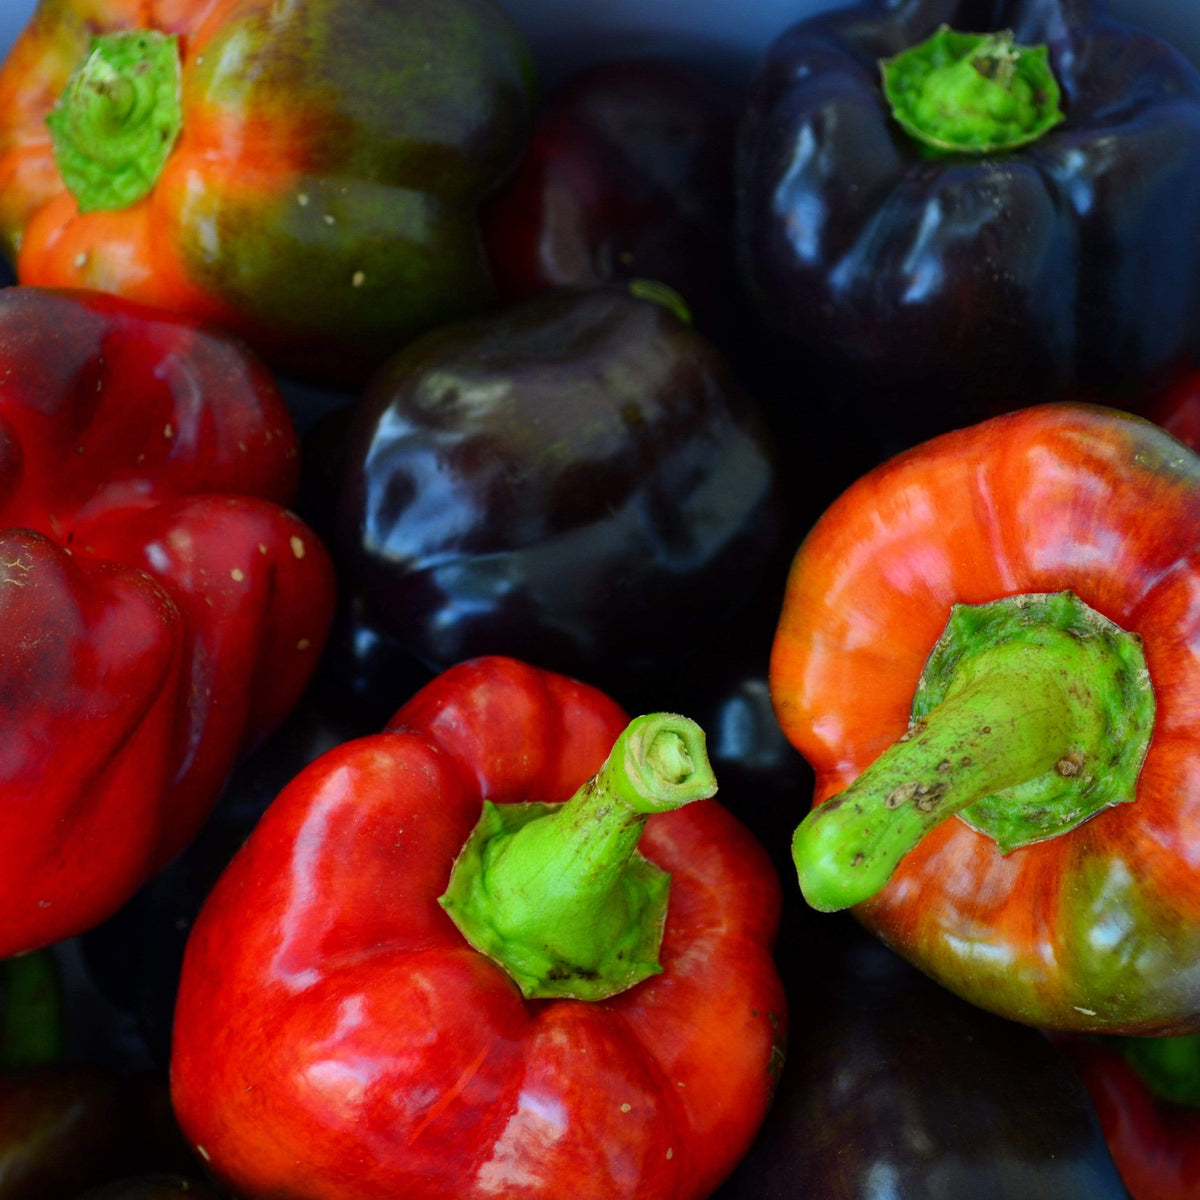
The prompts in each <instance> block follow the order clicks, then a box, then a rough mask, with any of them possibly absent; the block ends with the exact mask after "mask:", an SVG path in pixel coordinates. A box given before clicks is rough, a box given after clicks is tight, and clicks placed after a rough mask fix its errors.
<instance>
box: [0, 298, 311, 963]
mask: <svg viewBox="0 0 1200 1200" xmlns="http://www.w3.org/2000/svg"><path fill="white" fill-rule="evenodd" d="M296 449H297V447H296V438H295V434H294V432H293V430H292V427H291V424H290V421H289V418H288V413H287V409H286V407H285V405H284V403H283V400H282V398H281V396H280V394H279V391H278V389H277V388H276V387H275V385H274V383H273V381H272V380H271V377H270V376H269V374H268V373H267V372H266V369H265V368H264V367H263V366H262V365H261V363H259V362H258V361H257V360H255V359H254V358H253V357H252V356H250V355H249V354H248V353H247V351H246V350H245V349H244V348H243V347H242V346H240V345H238V344H236V343H233V342H231V341H230V340H229V339H227V338H226V337H224V336H222V335H217V334H214V333H211V332H209V331H207V330H205V329H204V328H202V327H200V326H197V325H196V324H195V323H194V322H192V321H190V320H187V319H184V318H178V317H173V316H169V315H166V314H162V313H158V312H155V311H152V310H149V309H145V308H143V307H141V306H139V305H136V304H133V303H132V302H130V301H126V300H122V299H119V298H116V297H110V296H104V295H101V294H99V293H69V292H65V293H57V292H50V291H43V290H40V289H36V288H23V287H17V288H10V289H6V290H4V291H2V292H0V709H2V711H3V723H4V728H5V731H6V732H5V737H4V745H3V750H2V751H0V811H2V812H3V818H4V829H5V836H4V844H3V850H0V956H6V955H12V954H16V953H19V952H21V951H24V950H28V949H30V948H32V947H35V946H38V945H43V944H46V943H49V942H52V941H57V940H60V939H62V938H65V937H68V936H71V935H72V934H75V933H78V932H80V931H81V930H83V929H85V928H88V927H89V926H91V925H94V924H96V923H97V922H98V921H100V920H102V919H103V918H104V917H106V916H108V915H109V914H110V913H112V912H113V911H115V910H116V908H117V907H118V906H119V905H120V904H121V903H123V902H124V901H125V900H126V899H128V897H129V896H130V895H132V894H133V892H134V890H135V889H136V888H137V887H138V886H139V885H140V884H141V883H142V881H143V880H144V879H146V878H147V877H148V876H149V875H150V874H151V873H153V872H154V871H156V870H157V869H159V868H161V867H162V866H164V865H165V864H166V863H167V861H169V860H170V859H171V858H172V857H174V856H175V855H176V854H177V853H178V852H179V851H180V850H181V849H182V848H183V847H184V845H185V844H186V843H187V842H188V841H189V840H190V839H191V837H192V836H193V835H194V834H195V833H196V831H197V830H198V829H199V827H200V825H201V824H202V823H203V821H204V819H205V817H206V816H207V814H208V812H209V810H210V809H211V808H212V806H213V804H214V803H215V802H216V799H217V795H218V793H219V792H220V789H221V787H222V785H223V784H224V782H225V779H226V777H227V775H228V774H229V772H230V770H231V768H232V767H233V764H234V762H235V760H236V758H237V756H238V755H239V753H240V752H241V751H243V750H245V749H248V748H249V747H250V746H251V745H253V744H254V743H255V742H256V741H257V740H258V739H259V738H261V737H262V736H264V735H265V733H266V732H267V731H268V730H269V729H271V728H273V727H274V726H275V725H276V724H278V723H279V721H281V720H282V719H283V717H284V716H285V715H286V713H287V712H288V711H289V710H290V708H291V707H292V706H293V705H294V704H295V703H296V701H297V700H298V699H299V697H300V695H301V694H302V693H303V691H304V688H305V686H306V684H307V682H308V680H309V678H310V676H311V674H312V671H313V668H314V666H315V664H316V661H317V657H318V656H319V654H320V652H321V646H322V642H323V639H324V637H325V635H326V631H327V628H328V626H329V623H330V620H331V616H332V609H333V602H334V594H333V575H332V569H331V566H330V562H329V559H328V556H327V554H326V553H325V551H324V550H323V548H322V547H321V544H320V542H319V541H318V540H317V539H316V538H315V537H314V536H313V535H312V533H311V532H310V530H309V529H308V528H307V526H305V525H304V524H303V523H302V522H300V521H299V519H298V518H296V517H294V516H293V515H292V514H290V513H289V512H288V511H286V509H285V508H284V507H283V504H284V503H286V502H287V501H288V500H289V499H290V496H291V493H292V491H293V490H294V488H295V485H296V476H297V462H296Z"/></svg>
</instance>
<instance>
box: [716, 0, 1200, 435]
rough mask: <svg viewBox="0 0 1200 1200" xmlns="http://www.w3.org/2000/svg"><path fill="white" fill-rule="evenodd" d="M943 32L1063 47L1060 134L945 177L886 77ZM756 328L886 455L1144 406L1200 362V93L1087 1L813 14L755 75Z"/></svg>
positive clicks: (1159, 50) (1163, 54) (1154, 49)
mask: <svg viewBox="0 0 1200 1200" xmlns="http://www.w3.org/2000/svg"><path fill="white" fill-rule="evenodd" d="M942 23H948V24H949V25H950V26H952V27H953V28H954V29H956V30H960V31H979V32H983V31H989V30H1002V29H1012V30H1014V31H1015V34H1016V40H1017V42H1018V43H1022V44H1026V45H1039V44H1040V45H1048V47H1049V57H1050V65H1051V68H1052V70H1053V72H1054V73H1055V75H1056V77H1057V80H1058V84H1059V86H1060V88H1061V92H1062V105H1061V107H1062V111H1063V112H1064V114H1065V119H1064V120H1062V121H1061V122H1060V123H1059V124H1057V125H1055V126H1054V127H1053V128H1051V129H1050V130H1049V131H1048V132H1046V133H1044V134H1043V135H1042V136H1041V137H1039V138H1038V139H1037V140H1035V141H1033V142H1031V143H1029V144H1026V145H1021V146H1018V147H1015V148H1012V149H1008V150H1001V151H996V152H994V153H991V154H984V155H982V156H970V155H966V154H951V155H949V156H943V157H938V156H936V155H934V154H931V153H930V152H929V151H928V150H927V148H926V147H924V146H922V145H921V144H920V143H918V142H917V141H915V140H914V139H913V138H912V137H910V136H909V135H908V133H907V132H906V131H905V130H904V129H902V128H901V126H900V125H899V124H898V123H897V122H896V120H895V119H894V118H893V116H892V114H891V111H890V109H889V106H888V104H887V102H886V100H885V97H884V93H883V88H882V86H881V78H880V68H879V65H878V61H877V60H879V59H882V58H888V57H891V56H894V55H896V54H898V53H899V52H901V51H903V50H905V49H907V48H909V47H912V46H913V45H915V44H917V43H920V42H922V41H923V40H924V39H926V38H927V37H929V36H930V35H931V34H933V33H934V31H935V30H936V29H937V27H938V26H939V25H941V24H942ZM738 188H739V214H738V244H739V255H740V257H741V261H742V266H743V272H744V277H745V279H746V283H747V287H748V289H749V291H750V292H751V295H752V296H753V297H754V299H755V302H756V304H757V308H758V311H759V313H760V315H761V316H762V317H763V319H764V321H766V322H767V323H768V324H769V325H770V326H771V327H772V329H773V330H774V332H775V333H776V335H777V336H778V338H779V339H780V340H781V342H783V343H784V344H786V345H787V347H788V348H789V351H790V353H791V355H792V357H793V361H794V362H795V363H796V364H797V366H798V368H799V369H803V370H804V371H805V372H806V373H808V374H811V375H816V376H818V377H821V376H826V377H828V381H829V382H830V386H832V387H834V388H835V389H838V390H839V391H840V393H841V394H842V395H843V397H844V399H843V403H845V404H846V405H847V406H848V407H849V408H850V410H851V411H852V412H853V413H854V414H856V418H861V419H855V420H853V428H854V429H855V430H856V431H857V432H858V435H859V436H862V434H863V432H864V431H865V432H866V433H867V434H868V435H873V436H875V437H876V439H877V440H879V441H881V442H883V443H885V444H886V445H889V446H892V447H895V446H897V445H912V444H914V443H915V442H917V441H919V440H921V439H922V438H924V437H928V436H930V435H931V434H934V433H937V432H940V431H942V430H945V429H948V428H953V427H957V426H961V425H965V424H969V423H971V422H972V421H976V420H979V419H981V418H983V417H986V416H989V415H991V414H993V413H995V412H996V411H998V410H1000V409H1011V408H1015V407H1020V406H1022V405H1026V404H1030V403H1035V402H1040V401H1048V400H1056V399H1069V398H1086V399H1092V400H1100V401H1101V402H1104V403H1113V404H1115V405H1116V406H1117V407H1121V408H1129V407H1131V406H1132V405H1133V404H1134V403H1135V401H1136V397H1137V396H1138V394H1139V392H1140V391H1141V390H1142V389H1143V387H1144V386H1145V385H1146V384H1147V382H1149V383H1156V382H1157V383H1161V382H1162V381H1163V379H1164V378H1165V377H1166V376H1167V375H1168V374H1169V373H1170V372H1171V371H1172V370H1173V369H1174V368H1175V367H1177V366H1178V365H1179V363H1180V362H1181V361H1182V360H1184V359H1185V358H1186V357H1187V355H1188V354H1189V353H1195V351H1196V348H1197V344H1198V342H1200V283H1198V282H1197V281H1200V232H1198V231H1200V74H1198V73H1197V71H1196V69H1195V67H1193V66H1192V65H1191V64H1190V63H1188V62H1187V60H1186V59H1184V57H1183V56H1182V55H1180V54H1179V53H1177V52H1176V51H1175V50H1173V49H1172V48H1170V47H1168V46H1167V45H1165V44H1164V43H1162V42H1160V41H1158V40H1156V39H1155V38H1153V37H1151V36H1149V35H1147V34H1144V33H1142V32H1140V31H1137V30H1134V29H1132V28H1130V27H1127V26H1124V25H1122V24H1120V23H1118V22H1116V21H1114V20H1112V19H1110V18H1109V17H1108V16H1106V15H1105V14H1104V12H1103V9H1102V8H1101V7H1100V6H1099V5H1096V6H1094V5H1092V4H1091V3H1088V2H1087V0H1033V2H1032V3H1028V2H1025V3H1016V2H1010V0H995V2H992V3H985V4H978V3H970V2H968V0H900V2H897V3H878V4H870V3H867V4H858V5H854V6H852V7H848V8H842V9H837V10H835V11H832V12H828V13H822V14H820V15H817V16H814V17H813V18H811V19H809V20H806V21H804V22H801V23H800V24H798V25H796V26H794V27H792V28H791V29H790V30H788V31H787V32H785V33H784V34H783V35H782V36H781V37H780V38H779V39H777V41H776V42H775V44H774V46H773V47H772V48H771V50H770V51H769V53H768V55H767V57H766V60H765V62H764V63H763V65H762V67H761V69H760V72H759V75H758V78H757V80H756V83H755V85H754V89H753V93H752V96H751V98H750V100H749V103H748V107H747V110H746V117H745V120H744V123H743V126H742V130H741V134H740V144H739V166H738Z"/></svg>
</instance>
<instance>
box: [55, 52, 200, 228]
mask: <svg viewBox="0 0 1200 1200" xmlns="http://www.w3.org/2000/svg"><path fill="white" fill-rule="evenodd" d="M46 124H47V126H48V127H49V129H50V136H51V140H52V143H53V147H54V161H55V163H56V165H57V166H58V171H59V174H60V175H61V176H62V179H63V183H64V184H65V185H66V187H67V190H68V191H69V192H70V193H71V194H72V195H73V196H74V197H75V200H76V203H77V204H78V206H79V211H80V212H94V211H101V210H117V209H123V208H128V207H130V205H132V204H135V203H136V202H137V201H138V200H141V199H142V198H143V197H144V196H146V195H148V194H149V193H150V192H151V191H152V190H153V188H154V185H155V184H156V183H157V181H158V177H159V175H160V174H161V173H162V169H163V167H164V166H165V164H166V161H167V159H168V157H169V156H170V154H171V151H172V150H173V149H174V147H175V142H176V141H177V140H178V137H179V132H180V130H181V128H182V126H183V101H182V66H181V62H180V54H179V39H178V38H177V37H175V36H173V35H167V34H164V33H159V32H157V31H155V30H149V29H129V30H121V31H119V32H116V33H106V34H101V35H100V36H98V37H97V38H95V39H94V40H93V42H92V46H91V49H90V50H89V52H88V54H87V56H86V57H85V58H84V60H83V62H82V63H81V64H80V65H79V67H78V68H77V69H76V71H75V73H74V74H73V75H72V76H71V78H70V79H69V80H68V81H67V86H66V87H65V88H64V89H63V92H62V95H61V96H59V98H58V102H57V103H56V104H55V106H54V108H53V109H52V110H51V111H50V113H49V115H48V116H47V117H46Z"/></svg>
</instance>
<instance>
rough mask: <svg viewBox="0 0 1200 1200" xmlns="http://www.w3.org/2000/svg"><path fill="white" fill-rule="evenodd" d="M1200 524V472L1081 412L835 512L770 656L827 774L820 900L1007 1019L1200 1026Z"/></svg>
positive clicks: (1150, 430)
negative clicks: (846, 911)
mask: <svg viewBox="0 0 1200 1200" xmlns="http://www.w3.org/2000/svg"><path fill="white" fill-rule="evenodd" d="M1197 528H1200V459H1198V458H1197V457H1196V456H1195V455H1194V454H1193V453H1192V452H1190V451H1189V450H1187V449H1186V448H1185V447H1184V446H1183V445H1181V444H1180V443H1179V442H1177V441H1176V440H1175V439H1174V438H1172V437H1171V436H1170V435H1169V434H1167V433H1166V432H1164V431H1163V430H1162V429H1160V428H1159V427H1158V426H1156V425H1154V424H1152V423H1151V422H1149V421H1146V420H1144V419H1142V418H1139V417H1133V416H1130V415H1127V414H1122V413H1118V412H1116V411H1115V410H1109V409H1103V408H1099V407H1092V406H1086V405H1070V404H1067V405H1046V406H1041V407H1035V408H1031V409H1027V410H1023V411H1019V412H1016V413H1013V414H1010V415H1007V416H1003V417H998V418H993V419H992V420H990V421H987V422H983V423H981V424H979V425H976V426H972V427H970V428H968V429H965V430H958V431H955V432H952V433H948V434H944V435H942V436H940V437H938V438H935V439H933V440H932V441H930V442H928V443H925V444H924V445H921V446H918V447H916V448H914V449H912V450H910V451H908V452H906V453H903V454H901V455H899V456H898V457H896V458H894V459H892V460H890V461H889V462H887V463H885V464H884V465H882V466H881V467H879V468H877V469H876V470H875V471H873V472H871V473H870V474H868V475H866V476H865V477H863V479H861V480H860V481H859V482H857V483H856V484H854V485H853V486H852V487H851V488H849V489H848V490H847V491H846V492H845V493H844V494H843V495H842V496H841V497H840V498H839V499H838V500H837V501H835V502H834V504H833V505H832V506H831V507H830V508H829V509H828V510H827V512H826V513H825V514H824V515H823V516H822V518H821V519H820V520H819V521H818V522H817V524H816V526H815V527H814V528H813V530H812V531H811V532H810V534H809V536H808V537H807V538H806V539H805V541H804V543H803V544H802V545H801V547H800V550H799V552H798V553H797V555H796V558H795V560H794V562H793V565H792V569H791V573H790V576H789V579H788V583H787V589H786V592H785V595H784V599H783V604H782V612H781V614H780V618H779V626H778V629H777V632H776V637H775V641H774V644H773V647H772V651H771V665H770V683H771V694H772V700H773V703H774V706H775V711H776V714H777V716H778V718H779V721H780V725H781V727H782V728H783V730H784V732H785V734H787V736H788V738H789V739H790V740H791V741H792V742H793V743H794V744H795V745H796V746H797V747H798V748H799V749H800V750H801V752H802V753H803V754H804V755H805V756H806V757H807V758H808V760H809V761H810V762H811V763H812V765H813V768H814V770H815V773H816V790H815V800H816V802H817V807H816V808H815V809H814V810H813V811H812V812H811V813H810V814H809V815H808V816H807V817H806V818H805V820H804V821H803V822H802V824H801V825H800V827H799V829H797V831H796V835H795V838H794V841H793V857H794V860H795V862H796V865H797V870H798V873H799V876H800V883H801V887H802V889H803V891H804V894H805V896H806V897H807V898H808V900H809V903H810V904H812V905H813V906H814V907H816V908H819V909H823V910H832V909H839V908H844V907H849V906H855V912H856V915H858V916H859V918H860V919H861V920H862V921H863V922H864V923H865V924H866V925H867V926H868V927H869V928H871V929H873V930H874V931H876V932H877V933H878V934H879V935H880V936H881V937H882V938H883V940H884V941H885V942H887V943H888V944H889V945H891V946H893V947H894V948H896V949H897V950H899V951H900V953H901V954H903V955H904V956H905V957H907V958H909V959H910V960H911V961H913V962H914V963H916V964H917V965H918V966H920V967H921V968H922V969H923V970H925V971H926V972H928V973H929V974H930V975H932V976H933V977H934V978H935V979H937V980H938V981H939V982H941V983H943V984H945V985H946V986H947V987H949V988H950V989H951V990H953V991H956V992H958V993H959V994H960V995H962V996H964V997H966V998H967V999H969V1000H971V1001H973V1002H975V1003H977V1004H979V1005H981V1006H983V1007H984V1008H988V1009H991V1010H993V1011H995V1012H997V1013H999V1014H1001V1015H1003V1016H1007V1017H1010V1018H1012V1019H1014V1020H1017V1021H1023V1022H1026V1023H1029V1024H1033V1025H1037V1026H1040V1027H1042V1028H1047V1029H1064V1030H1067V1029H1075V1030H1083V1031H1092V1032H1122V1033H1138V1034H1152V1033H1161V1034H1167V1033H1180V1032H1185V1031H1187V1030H1189V1029H1193V1028H1200V886H1198V885H1197V872H1196V869H1195V864H1194V855H1195V852H1196V845H1197V832H1196V819H1197V817H1196V814H1197V806H1198V804H1200V741H1198V740H1197V736H1196V731H1197V729H1198V728H1200V711H1198V709H1197V705H1198V704H1200V639H1198V638H1197V628H1198V627H1197V621H1198V620H1200V609H1198V608H1197V605H1196V604H1195V602H1194V598H1195V596H1196V595H1197V594H1198V591H1197V589H1198V588H1200V559H1198V558H1197V551H1196V546H1197V542H1196V530H1197ZM951 817H954V819H949V818H951Z"/></svg>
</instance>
